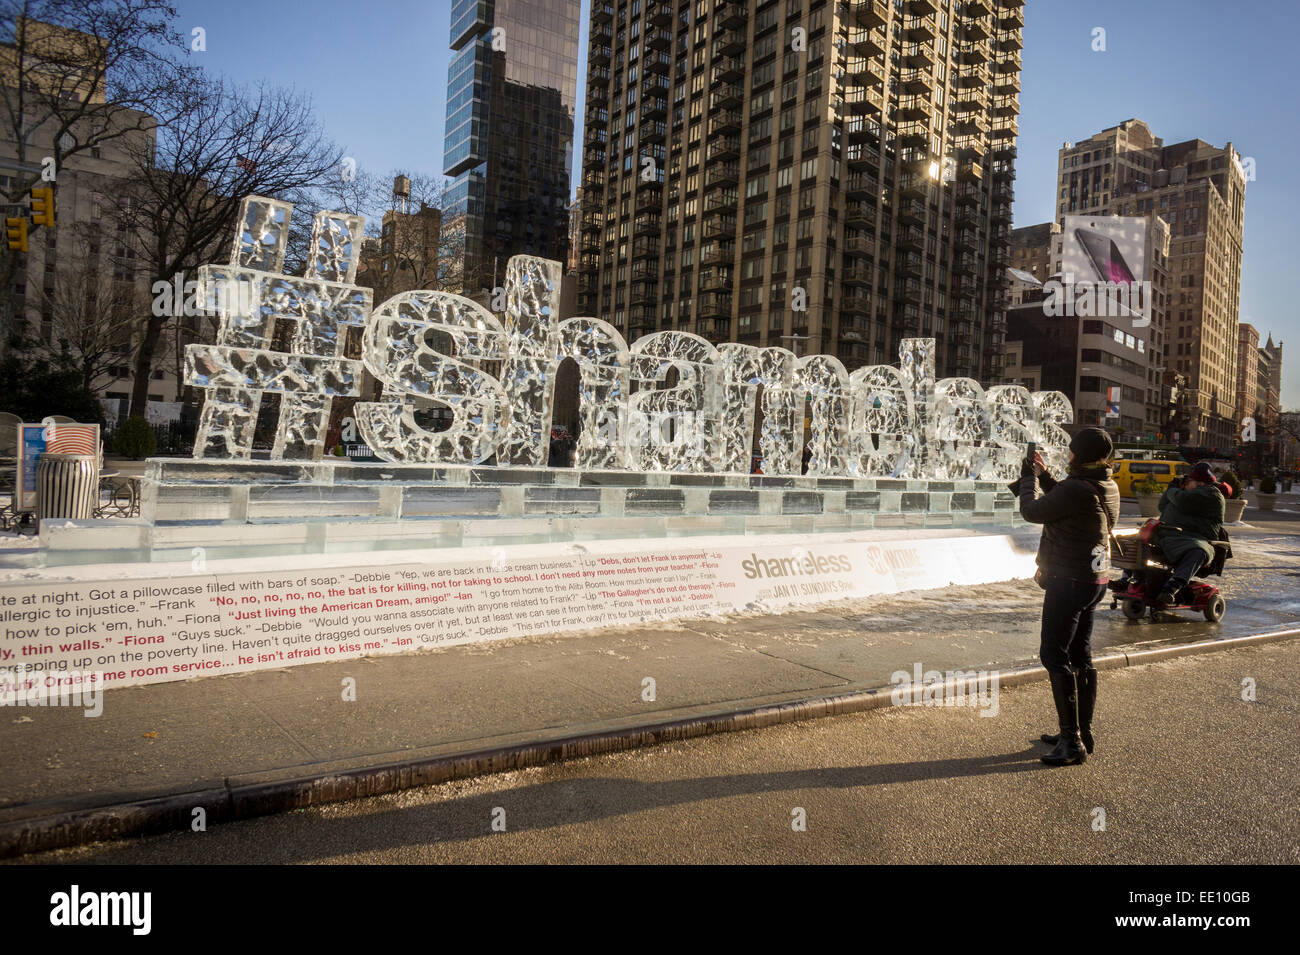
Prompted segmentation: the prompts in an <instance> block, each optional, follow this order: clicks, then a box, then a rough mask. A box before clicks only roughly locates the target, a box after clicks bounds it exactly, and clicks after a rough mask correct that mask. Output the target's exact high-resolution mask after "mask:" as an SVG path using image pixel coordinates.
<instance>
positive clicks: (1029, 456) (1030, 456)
mask: <svg viewBox="0 0 1300 955" xmlns="http://www.w3.org/2000/svg"><path fill="white" fill-rule="evenodd" d="M1037 453H1038V445H1036V444H1034V442H1032V441H1030V442H1029V448H1028V450H1027V451H1026V452H1025V463H1026V464H1028V465H1030V466H1031V467H1032V466H1033V463H1034V455H1035V454H1037Z"/></svg>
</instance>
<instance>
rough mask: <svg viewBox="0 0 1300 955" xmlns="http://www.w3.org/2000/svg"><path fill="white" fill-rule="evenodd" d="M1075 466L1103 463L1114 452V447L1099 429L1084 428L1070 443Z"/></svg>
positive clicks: (1108, 436)
mask: <svg viewBox="0 0 1300 955" xmlns="http://www.w3.org/2000/svg"><path fill="white" fill-rule="evenodd" d="M1070 450H1071V451H1073V452H1074V461H1075V463H1076V464H1092V463H1093V462H1094V461H1104V460H1106V459H1107V458H1109V457H1110V456H1111V454H1112V453H1114V451H1115V445H1114V444H1113V443H1112V442H1111V440H1110V435H1108V434H1107V433H1106V432H1105V431H1103V430H1102V429H1101V428H1084V429H1082V430H1081V431H1080V432H1079V433H1078V434H1076V435H1075V436H1074V440H1073V441H1071V442H1070Z"/></svg>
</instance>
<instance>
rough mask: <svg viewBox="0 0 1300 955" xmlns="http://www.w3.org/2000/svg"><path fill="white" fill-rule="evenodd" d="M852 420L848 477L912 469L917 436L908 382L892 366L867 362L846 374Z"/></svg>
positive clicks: (904, 472)
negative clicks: (851, 395)
mask: <svg viewBox="0 0 1300 955" xmlns="http://www.w3.org/2000/svg"><path fill="white" fill-rule="evenodd" d="M849 379H850V382H851V385H852V389H853V423H852V427H851V428H850V429H849V442H850V443H849V446H848V469H847V470H846V472H845V473H846V474H847V475H849V476H850V477H891V478H897V477H904V476H906V475H907V474H909V473H911V471H912V459H913V457H914V455H915V454H916V435H915V433H914V432H913V430H912V419H913V415H914V411H915V409H914V406H913V402H912V389H911V383H910V382H909V381H908V379H907V378H906V377H905V376H904V374H903V372H902V371H901V370H900V369H898V368H894V367H893V366H891V365H870V366H867V367H865V368H859V369H858V370H857V371H855V372H853V374H852V375H850V376H849Z"/></svg>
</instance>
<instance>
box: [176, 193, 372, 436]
mask: <svg viewBox="0 0 1300 955" xmlns="http://www.w3.org/2000/svg"><path fill="white" fill-rule="evenodd" d="M292 212H293V207H292V206H291V205H290V204H289V203H286V202H280V201H278V200H274V199H266V198H263V197H260V196H248V197H246V198H245V199H244V200H243V202H242V203H241V207H240V213H239V218H238V220H237V224H236V235H235V242H234V248H233V250H232V252H231V256H230V264H229V266H215V265H213V266H203V267H202V268H200V269H199V282H200V286H201V288H202V295H203V300H204V302H205V303H206V304H207V306H208V307H209V308H210V309H212V310H213V311H215V312H216V313H217V315H218V317H219V326H218V332H217V342H216V344H214V345H190V346H188V347H187V348H186V353H185V381H186V384H189V385H193V386H195V387H199V388H204V389H207V390H208V394H207V400H206V401H205V402H204V405H203V412H202V414H201V415H200V417H199V426H198V432H197V435H196V438H195V442H194V456H195V457H198V458H204V457H231V458H245V459H246V458H249V457H251V455H252V450H253V432H254V428H255V426H256V423H257V411H258V407H259V405H260V404H261V400H262V395H263V394H266V393H270V394H278V395H280V409H279V418H278V422H277V427H276V433H275V440H274V444H273V447H272V450H271V457H272V458H277V459H278V458H291V459H308V460H319V459H320V457H321V456H322V454H323V452H324V448H325V432H326V429H327V428H328V425H329V412H330V405H331V401H332V399H333V398H335V397H344V396H346V397H352V396H356V395H359V394H360V393H361V391H360V388H361V373H362V366H361V363H360V362H358V361H352V360H349V359H346V358H344V357H343V355H344V348H345V345H346V336H347V329H348V328H349V327H358V328H360V327H364V326H365V325H366V322H367V320H368V318H369V316H370V308H371V292H370V290H369V289H365V288H361V287H359V286H357V285H355V284H354V281H355V278H356V270H357V258H358V256H359V255H360V249H361V246H360V236H361V229H362V226H363V225H364V220H362V219H361V217H359V216H350V215H343V214H340V213H335V212H322V213H320V214H318V215H317V217H316V220H315V222H314V223H313V228H312V246H311V252H310V255H309V261H308V267H307V276H306V277H304V278H298V277H295V276H287V275H283V274H281V272H282V270H283V267H284V253H285V246H286V244H287V241H288V228H289V220H290V216H291V215H292ZM278 321H286V322H291V323H292V324H293V330H292V335H291V337H290V342H289V351H287V352H283V351H274V350H272V349H271V348H270V345H271V344H272V341H273V338H274V335H275V330H276V323H277V322H278Z"/></svg>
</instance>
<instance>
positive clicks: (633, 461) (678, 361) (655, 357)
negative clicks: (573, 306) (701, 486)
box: [626, 331, 748, 472]
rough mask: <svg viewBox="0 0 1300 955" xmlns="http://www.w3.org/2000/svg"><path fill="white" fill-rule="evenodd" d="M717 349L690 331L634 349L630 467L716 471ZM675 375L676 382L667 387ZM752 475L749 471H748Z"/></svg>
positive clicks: (658, 336)
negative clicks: (671, 376)
mask: <svg viewBox="0 0 1300 955" xmlns="http://www.w3.org/2000/svg"><path fill="white" fill-rule="evenodd" d="M717 357H718V353H717V350H716V349H714V347H713V345H712V344H710V343H709V341H708V340H707V339H704V338H701V337H700V336H699V335H692V334H690V333H689V332H677V331H668V332H656V333H654V334H653V335H646V336H645V337H644V338H640V339H638V340H637V341H636V342H635V343H634V344H633V345H632V379H633V381H634V382H636V384H637V385H638V390H637V391H635V392H633V394H632V395H631V397H630V399H629V402H628V426H627V431H626V435H627V449H628V463H629V464H630V465H631V466H632V467H633V468H636V469H637V470H640V471H694V472H715V471H717V470H718V469H719V465H720V463H721V450H722V449H721V448H720V447H719V442H718V440H717V437H718V431H719V429H718V411H719V410H720V409H721V407H722V403H721V401H719V395H718V366H717V364H716V359H717ZM670 373H672V374H673V375H675V377H676V379H677V380H676V383H674V384H669V385H668V387H664V388H660V387H659V385H660V384H664V383H667V382H668V379H669V377H670ZM746 470H748V468H746Z"/></svg>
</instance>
